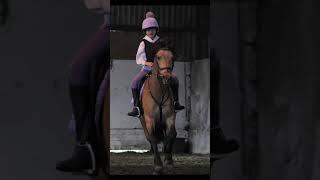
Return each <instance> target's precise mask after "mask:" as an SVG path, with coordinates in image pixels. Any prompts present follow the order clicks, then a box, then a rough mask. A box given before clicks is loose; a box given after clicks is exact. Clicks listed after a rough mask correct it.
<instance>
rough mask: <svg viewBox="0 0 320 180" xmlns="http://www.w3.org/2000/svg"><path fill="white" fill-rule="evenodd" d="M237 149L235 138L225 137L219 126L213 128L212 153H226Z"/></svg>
mask: <svg viewBox="0 0 320 180" xmlns="http://www.w3.org/2000/svg"><path fill="white" fill-rule="evenodd" d="M238 149H239V144H238V142H237V141H236V140H235V139H226V137H225V136H224V134H223V131H222V129H221V128H215V129H214V130H213V153H214V154H228V153H232V152H233V151H236V150H238Z"/></svg>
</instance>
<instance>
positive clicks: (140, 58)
mask: <svg viewBox="0 0 320 180" xmlns="http://www.w3.org/2000/svg"><path fill="white" fill-rule="evenodd" d="M142 30H143V31H144V33H145V36H144V37H143V39H142V41H141V43H140V44H139V47H138V50H137V54H136V63H137V64H138V65H140V66H142V68H141V70H140V71H139V73H138V74H137V75H136V76H135V77H134V79H133V80H132V83H131V89H132V96H133V109H132V111H131V112H129V113H128V115H129V116H133V117H140V116H141V109H140V108H141V106H140V100H139V99H140V88H141V86H142V84H143V82H144V80H145V79H146V75H147V74H148V73H149V72H150V71H151V68H152V66H153V60H154V57H155V54H156V52H157V50H158V49H159V47H160V37H159V36H158V31H159V24H158V22H157V20H156V19H155V17H154V14H153V12H147V13H146V18H145V19H144V21H143V22H142ZM171 89H172V92H173V99H174V109H175V110H176V111H179V110H182V109H184V106H182V105H180V103H179V81H178V79H177V77H176V75H175V74H174V73H172V83H171Z"/></svg>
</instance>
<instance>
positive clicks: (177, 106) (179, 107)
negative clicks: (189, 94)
mask: <svg viewBox="0 0 320 180" xmlns="http://www.w3.org/2000/svg"><path fill="white" fill-rule="evenodd" d="M171 89H172V93H173V100H174V110H176V111H180V110H182V109H184V106H182V105H180V103H179V84H175V83H173V84H171Z"/></svg>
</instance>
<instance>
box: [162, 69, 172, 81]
mask: <svg viewBox="0 0 320 180" xmlns="http://www.w3.org/2000/svg"><path fill="white" fill-rule="evenodd" d="M163 76H164V77H165V78H166V79H168V78H170V76H171V73H170V71H169V70H167V69H166V70H164V72H163Z"/></svg>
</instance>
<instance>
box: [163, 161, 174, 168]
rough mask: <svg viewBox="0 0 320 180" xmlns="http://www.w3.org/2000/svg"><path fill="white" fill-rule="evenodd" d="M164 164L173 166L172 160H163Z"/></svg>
mask: <svg viewBox="0 0 320 180" xmlns="http://www.w3.org/2000/svg"><path fill="white" fill-rule="evenodd" d="M164 165H165V166H166V167H173V160H165V161H164Z"/></svg>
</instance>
